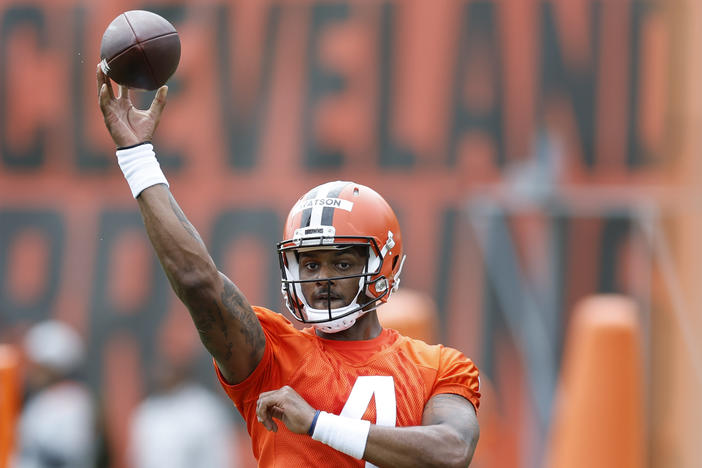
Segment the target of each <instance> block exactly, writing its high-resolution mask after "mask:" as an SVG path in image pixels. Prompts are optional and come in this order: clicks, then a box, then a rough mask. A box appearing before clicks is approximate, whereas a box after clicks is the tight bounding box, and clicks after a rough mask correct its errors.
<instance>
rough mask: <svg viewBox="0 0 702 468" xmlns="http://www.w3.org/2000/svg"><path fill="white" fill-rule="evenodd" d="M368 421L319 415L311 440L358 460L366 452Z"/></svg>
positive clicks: (326, 414)
mask: <svg viewBox="0 0 702 468" xmlns="http://www.w3.org/2000/svg"><path fill="white" fill-rule="evenodd" d="M368 432H370V421H366V420H365V419H354V418H347V417H345V416H337V415H336V414H329V413H326V412H324V411H322V412H320V413H319V417H318V418H317V425H316V426H315V428H314V433H313V434H312V438H313V439H314V440H318V441H320V442H322V443H323V444H327V445H328V446H330V447H331V448H333V449H336V450H338V451H339V452H343V453H345V454H346V455H350V456H352V457H354V458H358V459H359V460H360V459H362V458H363V452H365V451H366V442H367V441H368Z"/></svg>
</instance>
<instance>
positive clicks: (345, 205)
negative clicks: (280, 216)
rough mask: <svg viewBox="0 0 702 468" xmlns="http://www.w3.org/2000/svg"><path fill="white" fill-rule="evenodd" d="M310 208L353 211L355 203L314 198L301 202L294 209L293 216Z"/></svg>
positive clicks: (338, 199) (339, 199)
mask: <svg viewBox="0 0 702 468" xmlns="http://www.w3.org/2000/svg"><path fill="white" fill-rule="evenodd" d="M308 208H339V209H341V210H346V211H351V210H352V209H353V202H351V201H348V200H344V199H341V198H313V199H311V200H300V201H299V202H297V203H296V204H295V207H294V208H293V209H292V214H295V213H298V212H300V211H302V210H306V209H308Z"/></svg>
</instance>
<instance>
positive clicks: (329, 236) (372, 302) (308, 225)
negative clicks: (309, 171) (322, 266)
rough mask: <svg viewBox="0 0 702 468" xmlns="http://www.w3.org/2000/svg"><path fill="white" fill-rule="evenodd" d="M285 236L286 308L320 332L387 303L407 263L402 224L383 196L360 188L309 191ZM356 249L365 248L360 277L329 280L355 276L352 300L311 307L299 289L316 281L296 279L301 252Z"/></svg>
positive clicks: (335, 185) (340, 184)
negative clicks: (335, 305) (356, 283)
mask: <svg viewBox="0 0 702 468" xmlns="http://www.w3.org/2000/svg"><path fill="white" fill-rule="evenodd" d="M283 236H284V239H285V240H283V241H282V242H279V243H278V255H279V260H280V269H281V274H282V290H283V297H284V298H285V302H286V305H287V306H288V309H290V312H292V314H293V316H295V318H296V319H298V320H300V321H301V322H304V323H309V324H312V325H313V326H314V327H316V328H319V329H320V330H322V331H325V332H327V333H333V332H337V331H341V330H345V329H347V328H349V327H350V326H352V325H353V324H354V323H355V322H356V319H357V318H358V317H360V316H361V315H362V314H364V313H365V312H368V311H370V310H373V309H375V308H376V307H377V306H378V305H380V303H383V302H386V301H387V300H388V298H389V297H390V294H391V293H392V292H393V291H396V290H397V288H398V286H399V284H400V271H401V270H402V264H403V263H404V259H405V256H404V255H403V252H402V236H401V234H400V225H399V223H398V222H397V217H396V216H395V213H394V212H393V211H392V208H390V205H388V203H387V202H386V201H385V200H384V199H383V197H381V196H380V195H379V194H378V193H377V192H375V191H374V190H373V189H371V188H368V187H366V186H364V185H361V184H357V183H354V182H345V181H335V182H328V183H326V184H323V185H320V186H318V187H315V188H313V189H312V190H310V191H309V192H307V193H306V194H305V195H303V196H302V197H301V198H300V199H299V200H298V201H297V203H295V205H294V206H293V208H292V209H291V210H290V213H289V214H288V219H287V221H286V222H285V230H284V234H283ZM358 245H361V246H367V248H368V260H367V263H366V266H365V268H364V270H363V272H362V273H360V274H355V275H347V276H336V277H333V278H327V280H328V281H330V282H331V281H334V280H340V279H345V278H354V277H357V278H358V279H359V282H358V292H357V293H356V296H355V298H354V299H353V300H352V301H351V303H350V304H348V305H346V306H344V307H340V308H335V309H332V308H331V307H328V308H327V309H315V308H312V307H311V306H310V305H309V304H308V302H307V299H306V298H305V296H304V294H303V293H302V289H301V287H300V285H301V284H302V283H304V282H308V281H315V280H300V272H299V266H298V254H299V252H300V251H301V250H303V249H304V250H318V249H342V248H348V247H351V246H358ZM362 293H363V294H362Z"/></svg>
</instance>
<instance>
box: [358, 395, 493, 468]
mask: <svg viewBox="0 0 702 468" xmlns="http://www.w3.org/2000/svg"><path fill="white" fill-rule="evenodd" d="M479 436H480V428H479V426H478V418H477V415H476V413H475V409H474V408H473V405H472V404H471V403H470V402H469V401H468V400H466V399H465V398H463V397H462V396H459V395H454V394H450V393H442V394H439V395H435V396H433V397H432V398H431V399H430V400H429V401H428V402H427V404H426V406H425V407H424V415H423V416H422V425H421V426H410V427H387V426H379V425H376V424H372V425H371V426H370V432H369V433H368V440H367V442H366V450H365V452H364V455H363V458H364V460H367V461H369V462H371V463H373V464H374V465H377V466H398V467H399V466H402V467H410V466H442V467H443V466H445V467H466V466H468V465H469V464H470V461H471V459H472V458H473V453H474V452H475V447H476V445H477V444H478V437H479Z"/></svg>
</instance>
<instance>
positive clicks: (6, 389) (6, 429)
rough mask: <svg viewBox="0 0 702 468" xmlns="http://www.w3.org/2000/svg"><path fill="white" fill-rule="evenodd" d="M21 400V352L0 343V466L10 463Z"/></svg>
mask: <svg viewBox="0 0 702 468" xmlns="http://www.w3.org/2000/svg"><path fill="white" fill-rule="evenodd" d="M19 400H20V389H19V354H18V353H17V351H15V350H14V348H12V347H11V346H9V345H0V468H6V467H8V466H9V464H10V455H11V454H12V450H13V448H14V442H15V425H16V421H17V414H18V412H19Z"/></svg>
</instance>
